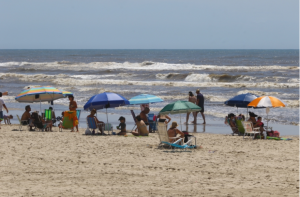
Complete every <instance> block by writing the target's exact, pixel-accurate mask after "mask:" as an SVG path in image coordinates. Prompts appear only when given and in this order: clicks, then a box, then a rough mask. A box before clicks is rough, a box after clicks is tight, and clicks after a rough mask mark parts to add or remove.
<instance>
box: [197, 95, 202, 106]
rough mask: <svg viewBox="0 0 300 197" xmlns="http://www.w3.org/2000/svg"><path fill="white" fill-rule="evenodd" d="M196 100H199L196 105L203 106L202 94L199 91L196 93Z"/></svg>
mask: <svg viewBox="0 0 300 197" xmlns="http://www.w3.org/2000/svg"><path fill="white" fill-rule="evenodd" d="M197 100H199V103H198V106H200V107H202V108H203V106H204V96H203V95H202V94H201V93H199V94H197Z"/></svg>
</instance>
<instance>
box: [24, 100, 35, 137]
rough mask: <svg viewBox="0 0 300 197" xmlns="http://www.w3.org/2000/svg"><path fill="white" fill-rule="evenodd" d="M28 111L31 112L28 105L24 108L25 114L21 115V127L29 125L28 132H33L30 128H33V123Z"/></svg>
mask: <svg viewBox="0 0 300 197" xmlns="http://www.w3.org/2000/svg"><path fill="white" fill-rule="evenodd" d="M30 111H31V108H30V105H27V106H26V107H25V112H24V113H23V115H22V117H21V124H22V125H28V124H29V127H30V131H34V130H33V129H32V127H33V124H32V123H33V121H34V119H32V118H31V115H30Z"/></svg>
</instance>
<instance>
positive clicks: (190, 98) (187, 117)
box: [185, 91, 197, 124]
mask: <svg viewBox="0 0 300 197" xmlns="http://www.w3.org/2000/svg"><path fill="white" fill-rule="evenodd" d="M188 100H189V102H191V103H194V104H196V105H197V98H196V97H195V95H194V94H193V92H191V91H189V98H188ZM190 114H191V112H188V113H187V114H186V122H185V123H186V124H188V123H189V117H190ZM193 116H194V121H193V122H192V123H195V122H196V118H197V112H193Z"/></svg>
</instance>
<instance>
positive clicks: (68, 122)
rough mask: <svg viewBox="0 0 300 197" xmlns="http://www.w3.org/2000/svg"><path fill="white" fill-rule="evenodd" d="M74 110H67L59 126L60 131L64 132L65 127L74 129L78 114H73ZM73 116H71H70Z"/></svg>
mask: <svg viewBox="0 0 300 197" xmlns="http://www.w3.org/2000/svg"><path fill="white" fill-rule="evenodd" d="M73 113H74V111H65V112H64V117H63V121H62V122H61V126H60V127H59V131H60V132H62V130H63V129H71V130H72V129H73V128H74V121H76V119H77V116H76V114H75V115H74V114H73ZM70 117H71V118H70Z"/></svg>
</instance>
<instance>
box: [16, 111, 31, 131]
mask: <svg viewBox="0 0 300 197" xmlns="http://www.w3.org/2000/svg"><path fill="white" fill-rule="evenodd" d="M17 118H18V120H19V123H20V125H19V131H21V130H22V127H23V126H25V125H23V124H22V121H21V119H20V117H19V115H17ZM24 121H26V122H27V125H26V127H27V129H28V131H29V128H30V127H29V123H28V120H24Z"/></svg>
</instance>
